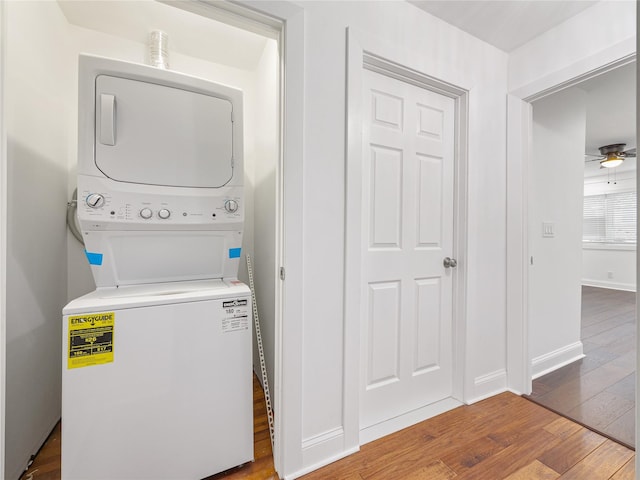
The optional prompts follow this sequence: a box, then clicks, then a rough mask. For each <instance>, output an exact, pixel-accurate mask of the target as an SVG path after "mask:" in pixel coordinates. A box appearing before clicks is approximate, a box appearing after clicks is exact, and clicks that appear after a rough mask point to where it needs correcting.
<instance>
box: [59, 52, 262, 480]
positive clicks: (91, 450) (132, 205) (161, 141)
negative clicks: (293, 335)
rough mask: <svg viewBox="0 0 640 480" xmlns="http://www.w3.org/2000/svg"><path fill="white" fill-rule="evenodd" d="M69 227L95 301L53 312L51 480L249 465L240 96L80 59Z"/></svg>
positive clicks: (176, 474) (193, 473) (137, 479)
mask: <svg viewBox="0 0 640 480" xmlns="http://www.w3.org/2000/svg"><path fill="white" fill-rule="evenodd" d="M78 135H79V139H78V219H79V223H80V227H81V230H82V236H83V238H84V243H85V252H86V255H87V259H88V261H89V264H90V265H91V269H92V273H93V276H94V279H95V281H96V286H97V290H96V291H94V292H92V293H90V294H88V295H85V296H83V297H81V298H78V299H76V300H73V301H72V302H71V303H69V304H68V305H67V306H66V307H65V308H64V310H63V340H62V341H63V359H62V369H63V370H62V371H63V373H62V479H63V480H141V479H149V480H152V479H153V480H158V479H172V480H198V479H201V478H204V477H207V476H210V475H213V474H216V473H218V472H220V471H222V470H226V469H228V468H231V467H234V466H236V465H239V464H242V463H245V462H248V461H251V460H253V410H252V407H253V389H252V373H253V372H252V358H251V356H252V343H251V333H252V329H251V311H252V309H251V297H250V292H249V289H248V287H247V286H245V285H243V284H242V283H240V282H238V280H237V274H238V264H239V260H240V257H241V248H242V232H243V221H244V203H243V200H244V198H243V161H242V160H243V157H242V92H240V91H239V90H236V89H233V88H230V87H226V86H223V85H218V84H215V83H212V82H208V81H205V80H202V79H199V78H194V77H190V76H187V75H182V74H179V73H176V72H171V71H166V70H161V69H158V68H153V67H149V66H144V65H137V64H133V63H128V62H121V61H117V60H111V59H105V58H100V57H93V56H86V55H81V56H80V63H79V127H78Z"/></svg>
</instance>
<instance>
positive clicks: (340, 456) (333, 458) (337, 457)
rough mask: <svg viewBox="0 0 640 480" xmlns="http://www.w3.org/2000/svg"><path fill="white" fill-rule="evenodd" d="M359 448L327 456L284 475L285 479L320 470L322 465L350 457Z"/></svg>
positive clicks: (289, 479) (292, 478)
mask: <svg viewBox="0 0 640 480" xmlns="http://www.w3.org/2000/svg"><path fill="white" fill-rule="evenodd" d="M358 450H360V448H359V447H355V448H351V449H349V450H345V451H344V452H340V453H339V454H337V455H333V456H331V457H329V458H326V459H324V460H322V461H320V462H317V463H315V464H313V465H311V466H309V467H305V468H303V469H301V470H298V471H297V472H294V473H289V474H287V475H285V476H284V480H294V479H296V478H299V477H302V476H304V475H306V474H307V473H311V472H313V471H315V470H318V469H319V468H322V467H326V466H327V465H329V464H331V463H333V462H337V461H338V460H341V459H343V458H345V457H348V456H349V455H351V454H353V453H356V452H357V451H358Z"/></svg>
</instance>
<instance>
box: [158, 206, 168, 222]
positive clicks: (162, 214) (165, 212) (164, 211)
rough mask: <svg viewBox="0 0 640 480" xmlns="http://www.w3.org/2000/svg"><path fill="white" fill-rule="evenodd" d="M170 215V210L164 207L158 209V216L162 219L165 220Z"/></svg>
mask: <svg viewBox="0 0 640 480" xmlns="http://www.w3.org/2000/svg"><path fill="white" fill-rule="evenodd" d="M170 216H171V212H170V211H169V210H167V209H166V208H162V209H160V210H158V217H160V218H161V219H162V220H166V219H167V218H169V217H170Z"/></svg>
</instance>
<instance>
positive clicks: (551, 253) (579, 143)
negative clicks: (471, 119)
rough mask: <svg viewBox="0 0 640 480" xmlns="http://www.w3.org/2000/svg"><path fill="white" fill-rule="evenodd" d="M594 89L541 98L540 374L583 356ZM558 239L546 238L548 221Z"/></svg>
mask: <svg viewBox="0 0 640 480" xmlns="http://www.w3.org/2000/svg"><path fill="white" fill-rule="evenodd" d="M585 134H586V93H585V92H584V91H582V90H580V89H577V88H572V89H568V90H564V91H562V92H559V93H556V94H554V95H552V96H550V97H547V98H544V99H542V100H539V101H537V102H534V104H533V158H532V162H531V167H530V183H529V186H530V197H529V199H530V201H529V209H530V210H529V222H530V223H529V240H530V243H529V246H530V249H529V251H530V254H531V255H532V256H533V265H532V266H531V268H530V270H529V271H530V277H529V282H530V283H529V285H530V291H529V292H530V296H529V301H530V309H529V314H530V317H529V325H530V330H529V332H530V352H531V357H532V371H533V375H534V377H535V376H538V375H539V374H541V373H542V372H546V371H549V370H552V369H555V368H557V367H558V366H561V365H562V364H563V363H566V362H568V361H570V360H575V359H576V358H577V357H579V356H581V355H582V344H581V342H580V322H581V318H580V317H581V275H582V206H583V188H584V145H585ZM545 222H548V223H552V224H553V228H554V230H555V234H554V236H553V237H544V236H543V223H545Z"/></svg>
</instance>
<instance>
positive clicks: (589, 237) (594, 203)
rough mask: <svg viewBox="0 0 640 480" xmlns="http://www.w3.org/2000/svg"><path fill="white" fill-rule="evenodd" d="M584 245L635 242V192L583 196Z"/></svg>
mask: <svg viewBox="0 0 640 480" xmlns="http://www.w3.org/2000/svg"><path fill="white" fill-rule="evenodd" d="M582 239H583V241H585V242H599V243H636V192H615V193H606V194H601V195H590V196H587V197H584V215H583V222H582Z"/></svg>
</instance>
